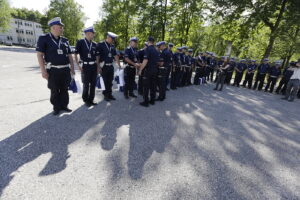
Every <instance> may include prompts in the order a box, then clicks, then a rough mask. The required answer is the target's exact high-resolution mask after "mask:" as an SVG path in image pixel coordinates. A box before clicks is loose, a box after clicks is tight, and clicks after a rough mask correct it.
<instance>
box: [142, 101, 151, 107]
mask: <svg viewBox="0 0 300 200" xmlns="http://www.w3.org/2000/svg"><path fill="white" fill-rule="evenodd" d="M140 105H141V106H144V107H149V104H148V103H147V102H145V101H144V102H141V103H140Z"/></svg>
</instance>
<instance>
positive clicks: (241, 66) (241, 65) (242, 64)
mask: <svg viewBox="0 0 300 200" xmlns="http://www.w3.org/2000/svg"><path fill="white" fill-rule="evenodd" d="M236 68H237V69H238V70H240V71H244V70H245V69H246V68H247V66H246V64H245V63H238V64H237V66H236Z"/></svg>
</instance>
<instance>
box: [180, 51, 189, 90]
mask: <svg viewBox="0 0 300 200" xmlns="http://www.w3.org/2000/svg"><path fill="white" fill-rule="evenodd" d="M187 49H188V47H187V46H183V47H182V54H181V57H180V58H181V64H182V65H181V66H182V68H181V73H180V87H184V86H186V79H187V71H188V65H187V64H188V63H187V61H188V60H187V55H186V52H187Z"/></svg>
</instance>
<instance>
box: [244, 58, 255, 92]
mask: <svg viewBox="0 0 300 200" xmlns="http://www.w3.org/2000/svg"><path fill="white" fill-rule="evenodd" d="M255 63H256V60H251V63H250V64H249V65H248V66H247V73H246V77H245V80H244V82H243V87H246V84H247V83H248V88H249V89H251V88H252V81H253V77H254V73H255V70H256V68H257V65H256V64H255Z"/></svg>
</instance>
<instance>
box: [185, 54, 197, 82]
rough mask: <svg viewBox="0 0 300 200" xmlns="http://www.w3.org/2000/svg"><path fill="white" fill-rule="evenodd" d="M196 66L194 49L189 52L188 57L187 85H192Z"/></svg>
mask: <svg viewBox="0 0 300 200" xmlns="http://www.w3.org/2000/svg"><path fill="white" fill-rule="evenodd" d="M194 65H195V59H194V58H193V49H189V50H188V55H187V76H186V85H188V86H189V85H192V81H191V79H192V74H193V69H194Z"/></svg>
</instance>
